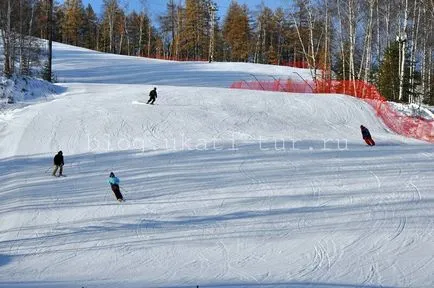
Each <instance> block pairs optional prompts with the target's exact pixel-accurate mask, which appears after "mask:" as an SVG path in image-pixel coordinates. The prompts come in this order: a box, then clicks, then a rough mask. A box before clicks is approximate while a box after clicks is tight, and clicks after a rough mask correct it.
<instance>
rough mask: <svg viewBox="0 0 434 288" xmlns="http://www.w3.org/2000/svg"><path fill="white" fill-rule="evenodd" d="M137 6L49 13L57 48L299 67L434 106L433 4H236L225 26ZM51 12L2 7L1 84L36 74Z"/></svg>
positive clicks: (203, 13)
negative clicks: (59, 45) (4, 79)
mask: <svg viewBox="0 0 434 288" xmlns="http://www.w3.org/2000/svg"><path fill="white" fill-rule="evenodd" d="M131 1H133V0H131ZM134 1H135V3H137V2H138V3H140V6H141V7H142V8H141V9H140V10H138V11H137V10H136V11H135V10H131V9H129V3H128V2H129V1H128V0H122V1H120V0H104V1H103V2H104V3H103V9H102V11H101V13H100V14H101V15H98V14H97V13H96V12H95V10H94V7H92V5H90V4H89V5H88V6H86V7H85V6H84V5H83V3H82V0H65V1H63V3H61V4H59V3H55V5H54V16H53V22H54V28H53V37H54V38H53V40H54V41H58V42H61V43H66V44H71V45H76V46H80V47H85V48H89V49H93V50H98V51H102V52H107V53H116V54H124V55H135V56H143V57H155V58H163V59H174V60H203V61H240V62H254V63H264V64H276V65H287V64H288V63H290V65H300V66H301V65H302V66H305V67H309V68H310V69H311V70H312V71H313V73H312V75H313V76H314V77H316V75H321V76H319V77H328V78H332V79H344V80H362V81H366V82H370V83H373V84H375V85H376V86H377V87H378V88H379V89H380V91H381V93H382V94H383V96H385V97H386V98H387V99H389V100H393V101H401V102H417V101H419V100H420V99H423V101H424V102H425V103H429V104H431V105H434V68H433V67H434V65H433V55H434V32H433V31H434V0H292V1H288V3H289V4H288V5H286V6H284V7H280V8H277V9H274V10H273V9H271V8H269V7H267V6H266V5H265V4H262V5H259V6H255V7H247V6H246V5H240V4H238V3H237V1H235V0H233V1H232V2H231V4H230V5H229V7H225V9H226V10H227V11H226V13H225V15H223V16H222V19H219V17H218V15H220V13H219V7H218V5H217V3H215V1H212V0H184V1H179V0H167V1H166V2H167V4H166V9H165V11H164V12H162V13H161V15H155V13H152V15H154V17H151V16H150V15H151V13H150V11H149V8H147V7H148V5H147V2H146V0H134ZM48 2H49V1H47V0H0V31H1V36H2V40H3V43H4V49H3V58H4V61H3V63H4V67H3V74H4V75H6V76H10V75H12V74H14V73H22V74H30V73H31V71H32V69H31V66H32V65H40V64H38V63H40V62H41V61H40V60H39V59H42V58H43V57H44V51H43V50H42V52H41V45H38V44H37V43H38V41H37V40H35V39H36V38H42V39H47V36H48V32H47V31H48V19H49V18H48V11H49V9H48ZM162 2H163V1H162ZM264 2H265V1H264ZM42 48H44V46H42ZM41 53H42V54H41ZM41 55H42V56H41ZM17 66H18V68H16V67H17ZM317 70H321V71H323V73H317Z"/></svg>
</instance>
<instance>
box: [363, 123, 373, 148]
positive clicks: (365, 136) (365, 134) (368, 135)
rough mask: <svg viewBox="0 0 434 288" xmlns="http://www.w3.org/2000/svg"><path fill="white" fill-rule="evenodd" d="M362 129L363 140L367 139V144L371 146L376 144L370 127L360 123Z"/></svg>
mask: <svg viewBox="0 0 434 288" xmlns="http://www.w3.org/2000/svg"><path fill="white" fill-rule="evenodd" d="M360 130H361V132H362V137H363V140H365V142H366V144H368V145H369V146H375V142H374V140H372V137H371V133H369V130H368V128H366V127H365V126H363V125H360Z"/></svg>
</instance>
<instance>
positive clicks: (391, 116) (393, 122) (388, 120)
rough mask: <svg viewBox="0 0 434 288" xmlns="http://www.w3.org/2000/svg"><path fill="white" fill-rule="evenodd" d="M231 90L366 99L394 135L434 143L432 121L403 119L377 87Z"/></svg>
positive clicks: (266, 84) (288, 83) (253, 84)
mask: <svg viewBox="0 0 434 288" xmlns="http://www.w3.org/2000/svg"><path fill="white" fill-rule="evenodd" d="M231 88H235V89H249V90H264V91H276V92H278V91H279V92H294V93H332V94H345V95H349V96H354V97H357V98H360V99H363V100H364V101H365V102H367V103H368V104H369V105H371V106H372V107H373V108H374V109H375V111H376V113H377V116H378V117H379V118H380V119H381V120H383V122H384V123H385V124H386V126H387V127H388V128H389V129H390V130H392V131H393V132H395V133H397V134H400V135H403V136H406V137H411V138H415V139H419V140H424V141H428V142H431V143H434V121H433V120H427V119H424V118H421V117H410V116H406V115H402V114H401V113H399V112H397V111H396V110H395V109H394V108H393V107H392V105H390V103H388V102H387V100H386V99H385V98H384V97H383V96H381V94H380V92H379V91H378V90H377V88H376V87H375V86H374V85H372V84H370V83H366V82H363V81H359V80H356V81H349V80H343V81H338V80H331V81H330V80H328V81H322V80H319V81H316V82H314V81H304V82H301V81H294V80H272V81H237V82H234V83H233V84H232V85H231Z"/></svg>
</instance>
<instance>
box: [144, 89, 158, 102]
mask: <svg viewBox="0 0 434 288" xmlns="http://www.w3.org/2000/svg"><path fill="white" fill-rule="evenodd" d="M156 99H157V87H154V89H153V90H151V92H149V100H148V102H146V104H152V105H153V104H154V102H155V100H156Z"/></svg>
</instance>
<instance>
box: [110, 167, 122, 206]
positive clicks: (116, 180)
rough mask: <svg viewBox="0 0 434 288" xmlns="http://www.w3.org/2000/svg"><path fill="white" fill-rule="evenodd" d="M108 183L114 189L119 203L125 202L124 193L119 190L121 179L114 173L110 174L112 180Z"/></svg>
mask: <svg viewBox="0 0 434 288" xmlns="http://www.w3.org/2000/svg"><path fill="white" fill-rule="evenodd" d="M108 182H109V184H110V186H111V187H112V191H113V193H114V194H115V196H116V199H117V200H118V201H119V202H122V201H124V197H123V196H122V193H121V191H120V189H119V182H120V181H119V178H118V177H116V176H115V173H113V172H111V173H110V178H109V181H108Z"/></svg>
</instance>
